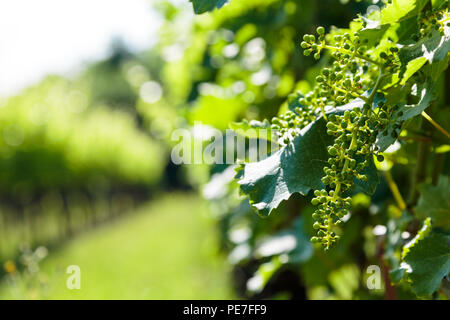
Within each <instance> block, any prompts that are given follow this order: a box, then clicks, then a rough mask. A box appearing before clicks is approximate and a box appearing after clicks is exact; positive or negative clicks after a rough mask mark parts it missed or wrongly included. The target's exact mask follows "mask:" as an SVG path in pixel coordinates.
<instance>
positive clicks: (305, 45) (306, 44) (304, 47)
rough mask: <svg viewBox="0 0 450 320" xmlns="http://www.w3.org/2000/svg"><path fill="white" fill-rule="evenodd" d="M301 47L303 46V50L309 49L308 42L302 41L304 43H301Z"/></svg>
mask: <svg viewBox="0 0 450 320" xmlns="http://www.w3.org/2000/svg"><path fill="white" fill-rule="evenodd" d="M300 46H301V47H302V48H303V49H306V48H307V47H308V43H307V42H306V41H302V43H300Z"/></svg>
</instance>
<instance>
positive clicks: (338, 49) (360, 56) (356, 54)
mask: <svg viewBox="0 0 450 320" xmlns="http://www.w3.org/2000/svg"><path fill="white" fill-rule="evenodd" d="M322 46H323V48H325V49H328V50H335V51H341V52H343V53H348V54H353V55H354V56H355V57H357V58H359V59H361V60H365V61H367V62H370V63H373V64H375V65H377V66H379V67H381V65H382V64H381V62H378V61H376V60H373V59H371V58H369V57H365V56H363V55H361V54H359V53H357V52H353V51H350V50H346V49H342V48H338V47H334V46H330V45H328V44H324V45H322Z"/></svg>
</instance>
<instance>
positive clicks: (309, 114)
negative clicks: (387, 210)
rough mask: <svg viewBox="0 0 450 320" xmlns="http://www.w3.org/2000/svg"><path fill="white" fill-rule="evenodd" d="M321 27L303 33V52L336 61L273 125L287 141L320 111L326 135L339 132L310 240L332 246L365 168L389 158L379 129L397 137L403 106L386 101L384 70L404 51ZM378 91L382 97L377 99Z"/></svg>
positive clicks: (316, 198)
mask: <svg viewBox="0 0 450 320" xmlns="http://www.w3.org/2000/svg"><path fill="white" fill-rule="evenodd" d="M316 31H317V35H316V36H315V35H310V34H307V35H305V36H304V37H303V41H302V42H301V44H300V45H301V47H302V48H303V49H304V51H303V53H304V55H305V56H310V55H313V56H314V58H315V59H320V57H321V54H323V52H324V50H326V51H327V52H330V56H331V58H332V60H331V62H329V64H328V65H327V66H326V67H324V68H322V70H321V72H320V74H319V75H318V76H317V77H316V85H315V87H314V88H313V90H311V91H310V92H309V93H307V94H306V95H304V96H299V97H297V99H298V102H299V104H300V105H301V106H302V108H296V109H295V112H294V111H288V112H286V113H285V114H284V115H281V116H279V117H275V118H273V119H272V129H275V130H276V131H277V134H278V136H279V142H280V143H281V144H288V143H289V142H290V141H291V140H292V139H293V138H294V137H295V135H296V134H297V133H298V132H299V130H300V129H301V128H303V127H305V126H306V125H308V124H309V123H311V122H312V121H314V120H316V119H317V118H318V117H320V115H321V116H322V117H323V119H324V120H325V121H326V122H327V124H326V127H327V134H328V135H331V136H333V137H334V143H333V145H331V146H329V147H328V154H329V159H328V163H327V165H326V166H325V167H324V168H323V171H324V176H323V177H322V183H323V184H324V186H325V187H324V188H323V189H322V190H315V191H314V198H313V199H312V201H311V202H312V204H313V205H315V206H317V209H316V210H315V212H314V213H313V219H314V220H315V222H314V225H313V227H314V229H316V230H317V234H316V236H314V237H312V238H311V241H312V242H314V243H320V244H321V245H322V246H323V247H324V248H325V249H330V248H331V247H332V246H333V245H334V244H335V243H336V242H337V241H338V239H339V235H338V234H337V233H338V228H336V227H337V226H339V225H341V224H342V223H343V220H342V218H343V217H344V216H345V215H346V214H347V213H348V210H349V209H350V208H351V198H350V197H348V196H347V195H348V191H349V190H350V189H351V188H352V187H353V185H354V182H355V179H358V180H361V181H367V180H368V178H369V177H368V176H367V175H366V174H365V173H364V170H365V169H366V168H367V167H368V166H369V164H370V162H371V161H372V158H373V156H376V157H377V159H378V161H383V160H384V158H383V156H382V155H381V154H377V152H378V147H376V146H375V142H376V139H377V136H378V134H379V133H380V132H381V133H382V134H383V135H387V134H392V135H393V136H394V138H396V134H397V133H396V132H397V129H398V128H399V126H400V124H397V123H395V119H396V118H398V117H399V116H401V112H399V107H398V106H389V105H388V104H386V103H385V102H384V101H385V100H384V99H383V96H382V94H381V92H379V86H380V83H381V80H382V78H383V77H384V74H386V73H395V72H397V71H398V70H399V57H398V51H399V50H398V48H397V47H395V46H394V45H392V46H391V47H389V48H388V49H386V50H385V51H382V52H379V53H378V54H377V55H375V52H374V51H373V50H372V51H369V50H368V49H367V45H366V43H367V42H366V41H361V40H360V37H359V36H358V33H357V32H355V33H353V34H350V33H342V34H338V33H337V32H335V34H334V35H332V36H331V35H329V36H328V35H325V29H324V28H323V27H318V28H317V30H316ZM375 94H378V97H379V99H377V100H378V102H377V103H376V104H374V98H375ZM357 98H358V99H361V100H363V101H364V105H363V107H362V108H359V107H358V108H354V109H353V110H346V111H345V112H343V113H342V112H341V113H338V112H331V113H330V112H329V111H330V110H333V108H336V107H338V106H342V105H345V104H347V103H349V102H350V101H353V100H354V99H357ZM373 107H374V108H373ZM394 115H395V116H394ZM392 128H393V129H394V130H392Z"/></svg>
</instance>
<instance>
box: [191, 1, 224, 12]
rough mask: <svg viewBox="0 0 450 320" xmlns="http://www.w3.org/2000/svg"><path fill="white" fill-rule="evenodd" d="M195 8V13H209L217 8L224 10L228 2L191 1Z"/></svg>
mask: <svg viewBox="0 0 450 320" xmlns="http://www.w3.org/2000/svg"><path fill="white" fill-rule="evenodd" d="M190 1H191V2H192V5H193V6H194V12H195V13H196V14H201V13H204V12H207V11H212V10H214V9H215V8H218V9H220V8H222V7H223V5H224V4H225V3H227V2H228V0H190Z"/></svg>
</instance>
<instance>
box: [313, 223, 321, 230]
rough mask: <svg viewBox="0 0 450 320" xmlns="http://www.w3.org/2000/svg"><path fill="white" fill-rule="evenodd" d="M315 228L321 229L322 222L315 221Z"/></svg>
mask: <svg viewBox="0 0 450 320" xmlns="http://www.w3.org/2000/svg"><path fill="white" fill-rule="evenodd" d="M313 228H314V229H316V230H318V229H320V223H318V222H317V221H316V222H314V224H313Z"/></svg>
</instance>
